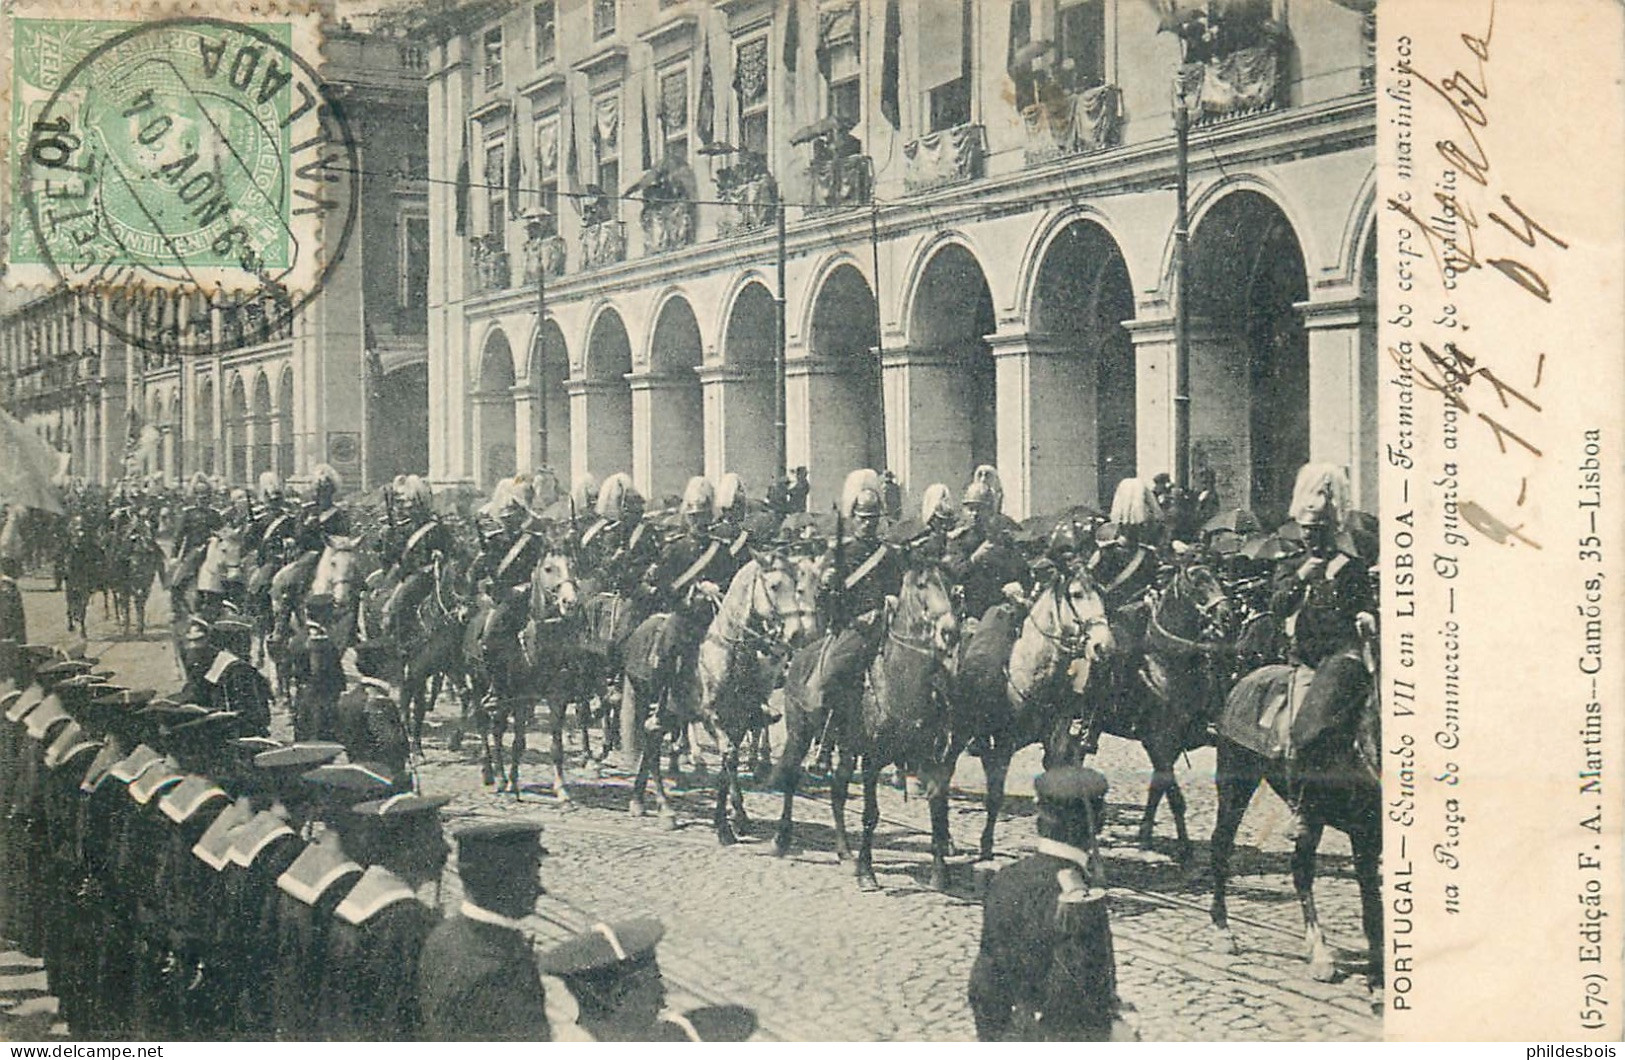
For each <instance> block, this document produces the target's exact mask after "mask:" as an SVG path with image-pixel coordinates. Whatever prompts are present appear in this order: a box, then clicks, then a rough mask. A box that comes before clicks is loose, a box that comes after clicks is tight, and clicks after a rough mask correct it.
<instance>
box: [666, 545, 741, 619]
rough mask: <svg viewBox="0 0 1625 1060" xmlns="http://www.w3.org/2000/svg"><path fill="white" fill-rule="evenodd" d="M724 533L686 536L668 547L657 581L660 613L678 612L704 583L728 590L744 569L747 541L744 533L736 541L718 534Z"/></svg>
mask: <svg viewBox="0 0 1625 1060" xmlns="http://www.w3.org/2000/svg"><path fill="white" fill-rule="evenodd" d="M722 529H725V528H723V527H720V526H718V527H715V528H713V532H711V533H694V532H685V533H682V534H679V535H678V536H677V537H676V538H674V539H673V540H672V541H671V542H670V543H668V544H667V545H666V547H665V550H664V551H663V553H662V554H661V557H660V562H659V564H658V566H657V567H656V573H655V579H654V582H655V584H654V591H655V601H656V603H655V607H656V609H657V610H661V611H674V610H677V609H678V608H679V607H681V606H682V604H683V602H684V600H685V599H686V597H687V595H688V591H689V590H690V589H691V588H693V587H694V586H695V585H697V584H699V583H700V582H702V581H709V582H713V583H715V584H716V585H717V587H718V588H721V589H724V590H725V589H727V588H728V584H729V582H731V581H732V580H733V576H734V575H735V574H737V573H738V572H739V568H740V567H741V566H743V565H744V564H743V562H742V560H741V557H742V556H745V555H747V553H746V552H745V543H746V540H745V538H744V535H743V533H742V532H741V533H739V534H737V535H735V536H733V537H732V538H728V537H723V536H722V535H721V534H720V533H719V532H716V531H721V530H722Z"/></svg>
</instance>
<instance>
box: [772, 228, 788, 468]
mask: <svg viewBox="0 0 1625 1060" xmlns="http://www.w3.org/2000/svg"><path fill="white" fill-rule="evenodd" d="M778 207H779V208H778V209H777V210H776V211H774V216H775V217H776V218H777V221H776V228H777V237H778V238H777V248H776V249H777V255H776V260H775V265H776V267H777V270H778V275H777V280H778V286H777V290H776V291H775V294H774V298H773V467H774V469H775V470H776V471H777V473H778V479H779V481H780V482H782V483H784V484H785V488H786V489H788V488H789V482H790V467H789V464H790V456H789V453H790V450H789V442H788V438H787V435H788V432H789V425H788V423H787V420H788V418H789V417H788V412H787V407H786V406H787V399H786V395H785V392H784V387H785V381H784V359H785V332H784V329H785V306H786V305H787V302H786V300H785V279H784V273H785V256H786V255H785V249H784V213H785V205H784V199H783V197H782V196H781V197H780V198H779V203H778Z"/></svg>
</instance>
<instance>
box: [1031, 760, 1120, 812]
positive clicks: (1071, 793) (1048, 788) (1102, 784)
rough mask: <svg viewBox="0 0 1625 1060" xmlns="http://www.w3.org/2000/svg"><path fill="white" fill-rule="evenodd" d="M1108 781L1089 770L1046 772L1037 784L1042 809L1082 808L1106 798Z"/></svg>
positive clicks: (1071, 769) (1063, 769) (1071, 767)
mask: <svg viewBox="0 0 1625 1060" xmlns="http://www.w3.org/2000/svg"><path fill="white" fill-rule="evenodd" d="M1106 789H1107V784H1106V778H1105V777H1104V776H1103V775H1101V774H1100V773H1099V772H1098V771H1096V770H1093V769H1090V768H1089V767H1088V766H1059V767H1057V768H1055V769H1049V770H1045V771H1044V772H1042V773H1040V774H1039V775H1038V779H1037V780H1035V781H1033V791H1034V793H1035V794H1037V796H1038V802H1039V804H1040V805H1042V806H1052V807H1055V808H1057V809H1064V808H1069V807H1081V806H1085V805H1087V804H1088V803H1090V802H1092V801H1095V800H1098V799H1103V798H1105V797H1106Z"/></svg>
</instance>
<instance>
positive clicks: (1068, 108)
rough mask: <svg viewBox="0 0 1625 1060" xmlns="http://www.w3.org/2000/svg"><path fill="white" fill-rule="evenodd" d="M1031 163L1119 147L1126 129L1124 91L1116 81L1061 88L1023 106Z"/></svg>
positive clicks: (1027, 153)
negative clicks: (1074, 89) (1072, 89)
mask: <svg viewBox="0 0 1625 1060" xmlns="http://www.w3.org/2000/svg"><path fill="white" fill-rule="evenodd" d="M1021 121H1022V125H1023V127H1024V128H1025V131H1026V135H1027V143H1026V148H1025V153H1026V158H1027V164H1028V165H1030V166H1036V165H1042V164H1043V163H1045V162H1049V161H1051V160H1053V159H1056V158H1062V157H1065V156H1067V155H1080V154H1088V153H1089V152H1091V151H1104V150H1106V149H1107V148H1109V147H1116V146H1117V145H1118V143H1119V142H1120V141H1121V138H1122V132H1123V94H1122V92H1121V91H1120V90H1119V89H1118V88H1117V86H1116V85H1097V86H1095V87H1094V88H1089V89H1085V90H1083V91H1082V92H1064V91H1060V90H1057V91H1055V92H1052V93H1050V94H1047V95H1045V96H1042V97H1041V98H1040V99H1039V101H1038V102H1037V103H1033V104H1029V105H1028V106H1026V107H1023V108H1022V111H1021Z"/></svg>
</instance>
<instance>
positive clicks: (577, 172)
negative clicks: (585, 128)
mask: <svg viewBox="0 0 1625 1060" xmlns="http://www.w3.org/2000/svg"><path fill="white" fill-rule="evenodd" d="M564 105H565V109H566V110H568V111H569V113H568V114H566V115H565V117H566V118H568V119H569V123H570V129H569V133H568V135H569V137H570V146H569V150H568V152H567V154H566V156H565V160H564V180H565V188H566V190H567V191H568V192H569V193H570V204H571V205H572V206H574V207H575V208H576V213H578V214H579V213H580V212H581V156H580V154H579V152H578V151H577V150H576V137H577V129H576V101H575V97H574V96H571V95H569V94H568V93H566V95H565V100H564Z"/></svg>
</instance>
